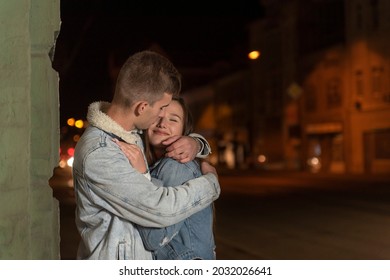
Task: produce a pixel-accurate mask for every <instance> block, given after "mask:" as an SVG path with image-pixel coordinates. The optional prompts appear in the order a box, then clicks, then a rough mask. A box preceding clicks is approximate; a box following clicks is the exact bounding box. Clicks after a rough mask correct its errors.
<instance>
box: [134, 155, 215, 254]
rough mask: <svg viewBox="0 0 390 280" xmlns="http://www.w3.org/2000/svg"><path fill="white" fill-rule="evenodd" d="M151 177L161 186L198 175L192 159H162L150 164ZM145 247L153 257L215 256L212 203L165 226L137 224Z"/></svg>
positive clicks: (178, 183)
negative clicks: (185, 161)
mask: <svg viewBox="0 0 390 280" xmlns="http://www.w3.org/2000/svg"><path fill="white" fill-rule="evenodd" d="M150 174H151V176H152V178H156V179H159V180H161V181H162V184H163V185H164V186H176V185H180V184H183V183H185V182H186V181H188V180H191V179H194V178H197V177H199V176H201V175H202V173H201V171H200V166H199V164H198V162H197V161H196V160H193V161H190V162H188V163H185V164H182V163H180V162H177V161H176V160H173V159H171V158H162V159H160V160H159V161H158V162H157V163H156V164H154V165H153V166H152V167H151V172H150ZM139 232H140V234H141V237H142V240H143V242H144V245H145V247H146V248H147V249H148V250H151V251H153V256H154V258H155V259H157V260H169V259H171V260H172V259H181V260H191V259H207V260H213V259H215V242H214V236H213V205H210V206H208V207H206V208H205V209H203V210H201V211H199V212H197V213H195V214H194V215H192V216H190V217H189V218H187V219H185V220H184V221H182V222H180V223H178V224H175V225H173V226H170V227H166V228H161V229H160V228H145V227H141V226H139Z"/></svg>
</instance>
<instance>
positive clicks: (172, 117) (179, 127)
mask: <svg viewBox="0 0 390 280" xmlns="http://www.w3.org/2000/svg"><path fill="white" fill-rule="evenodd" d="M183 128H184V112H183V108H182V107H181V105H180V104H179V102H177V101H175V100H172V102H171V103H170V104H169V105H168V107H166V108H165V116H163V117H162V118H160V119H159V120H157V122H155V123H153V124H152V125H151V126H150V127H149V129H148V136H149V141H150V144H151V145H152V146H154V147H163V145H162V144H161V142H162V141H164V140H166V139H168V138H169V137H171V136H177V135H182V134H183Z"/></svg>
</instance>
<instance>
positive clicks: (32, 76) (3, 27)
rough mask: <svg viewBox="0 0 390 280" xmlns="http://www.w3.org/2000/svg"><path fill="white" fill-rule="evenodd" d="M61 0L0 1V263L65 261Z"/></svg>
mask: <svg viewBox="0 0 390 280" xmlns="http://www.w3.org/2000/svg"><path fill="white" fill-rule="evenodd" d="M59 13H60V6H59V0H40V1H33V0H31V1H29V0H13V1H8V0H0V34H1V36H0V92H1V93H0V248H1V250H0V259H59V258H60V255H59V203H58V201H57V200H56V199H55V198H53V196H52V189H51V188H50V186H49V184H48V180H49V178H50V177H51V175H52V170H53V168H54V166H56V165H57V162H58V149H59V108H58V107H59V101H58V100H59V98H58V76H57V73H56V72H55V71H54V70H53V69H52V67H51V61H50V58H49V51H50V49H51V47H52V46H53V44H54V34H55V32H56V31H57V30H59V27H60V26H59V22H60V18H59Z"/></svg>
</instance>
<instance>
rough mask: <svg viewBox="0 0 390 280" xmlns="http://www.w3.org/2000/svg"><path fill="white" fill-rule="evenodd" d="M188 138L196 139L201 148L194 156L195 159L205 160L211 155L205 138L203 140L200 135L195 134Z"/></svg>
mask: <svg viewBox="0 0 390 280" xmlns="http://www.w3.org/2000/svg"><path fill="white" fill-rule="evenodd" d="M188 136H191V137H192V138H196V139H197V140H199V142H200V143H201V145H202V147H201V149H200V152H199V153H197V154H196V157H197V158H206V157H208V156H209V155H211V147H210V144H209V142H207V140H206V138H204V137H203V136H202V135H200V134H197V133H190V134H189V135H188Z"/></svg>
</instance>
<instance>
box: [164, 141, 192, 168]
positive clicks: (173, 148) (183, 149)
mask: <svg viewBox="0 0 390 280" xmlns="http://www.w3.org/2000/svg"><path fill="white" fill-rule="evenodd" d="M162 144H163V145H167V146H168V147H167V148H166V154H165V156H167V157H171V158H173V159H174V160H177V161H178V162H181V163H186V162H189V161H191V160H193V159H194V158H195V157H196V154H197V153H198V152H199V149H200V144H199V142H198V141H197V140H195V139H194V138H192V137H190V136H172V137H170V138H168V139H167V140H165V141H163V142H162Z"/></svg>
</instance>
